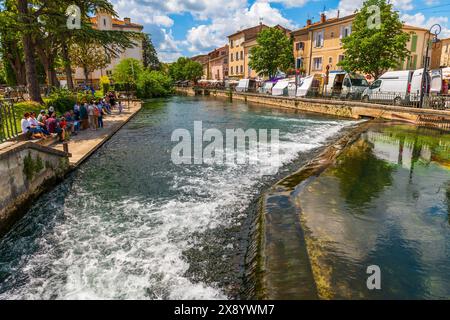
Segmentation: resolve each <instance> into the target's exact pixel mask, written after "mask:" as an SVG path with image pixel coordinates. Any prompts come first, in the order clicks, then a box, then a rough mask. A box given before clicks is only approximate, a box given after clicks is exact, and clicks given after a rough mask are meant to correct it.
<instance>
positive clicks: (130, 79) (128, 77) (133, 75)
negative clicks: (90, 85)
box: [113, 58, 144, 85]
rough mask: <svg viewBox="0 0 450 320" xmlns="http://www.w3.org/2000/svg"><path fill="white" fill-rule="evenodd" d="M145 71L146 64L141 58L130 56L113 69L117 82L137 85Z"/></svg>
mask: <svg viewBox="0 0 450 320" xmlns="http://www.w3.org/2000/svg"><path fill="white" fill-rule="evenodd" d="M143 71H144V66H143V65H142V63H141V62H140V61H139V60H136V59H133V58H128V59H123V60H122V61H120V63H119V64H118V65H117V66H115V68H114V70H113V79H114V82H116V83H125V84H131V85H136V83H137V80H138V78H139V76H140V74H141V73H142V72H143Z"/></svg>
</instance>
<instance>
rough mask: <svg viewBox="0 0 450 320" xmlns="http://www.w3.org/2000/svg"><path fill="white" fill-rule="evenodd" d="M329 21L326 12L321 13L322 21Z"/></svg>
mask: <svg viewBox="0 0 450 320" xmlns="http://www.w3.org/2000/svg"><path fill="white" fill-rule="evenodd" d="M326 21H327V16H326V15H325V13H322V14H321V15H320V23H325V22H326Z"/></svg>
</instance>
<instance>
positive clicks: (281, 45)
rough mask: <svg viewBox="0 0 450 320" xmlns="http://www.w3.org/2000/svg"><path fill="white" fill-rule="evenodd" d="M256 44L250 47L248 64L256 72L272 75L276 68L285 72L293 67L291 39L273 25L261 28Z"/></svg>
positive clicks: (275, 72) (274, 73)
mask: <svg viewBox="0 0 450 320" xmlns="http://www.w3.org/2000/svg"><path fill="white" fill-rule="evenodd" d="M256 41H257V43H258V45H257V46H255V47H253V48H252V49H250V59H249V66H250V68H252V69H253V70H255V71H256V72H257V73H258V74H260V75H263V76H268V77H274V76H275V75H276V74H277V71H278V70H281V71H284V72H286V71H287V70H289V69H291V68H294V53H293V50H292V46H293V44H292V39H291V38H289V37H288V36H287V35H286V34H285V33H284V32H283V31H282V30H280V29H278V28H276V27H274V28H267V29H264V30H262V31H261V32H260V33H259V35H258V38H257V40H256Z"/></svg>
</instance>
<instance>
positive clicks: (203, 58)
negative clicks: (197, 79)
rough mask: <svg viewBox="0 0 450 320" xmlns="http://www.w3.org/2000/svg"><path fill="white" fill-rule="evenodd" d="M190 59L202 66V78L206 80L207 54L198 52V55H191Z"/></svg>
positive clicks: (207, 73) (207, 71)
mask: <svg viewBox="0 0 450 320" xmlns="http://www.w3.org/2000/svg"><path fill="white" fill-rule="evenodd" d="M191 60H192V61H195V62H198V63H200V64H201V65H202V67H203V76H202V80H207V79H208V75H209V56H208V55H207V54H200V55H198V56H195V57H192V58H191Z"/></svg>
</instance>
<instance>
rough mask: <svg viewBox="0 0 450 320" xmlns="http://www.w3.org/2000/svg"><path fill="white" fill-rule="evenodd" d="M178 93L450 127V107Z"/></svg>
mask: <svg viewBox="0 0 450 320" xmlns="http://www.w3.org/2000/svg"><path fill="white" fill-rule="evenodd" d="M177 92H178V93H179V94H183V95H188V96H195V95H205V96H210V97H220V98H227V99H236V100H240V101H245V102H252V103H258V104H265V105H268V106H273V107H277V108H286V109H295V110H298V111H303V112H314V113H320V114H327V115H332V116H339V117H346V118H353V119H361V118H372V119H385V120H399V121H406V122H410V123H414V124H418V125H424V126H429V127H436V128H441V129H446V130H450V110H434V109H418V108H409V107H401V106H388V105H379V104H372V103H363V102H361V101H341V100H326V99H307V98H292V97H274V96H269V95H262V94H255V93H237V92H229V91H224V90H209V89H194V88H191V87H189V88H184V87H183V88H182V87H180V88H177Z"/></svg>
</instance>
